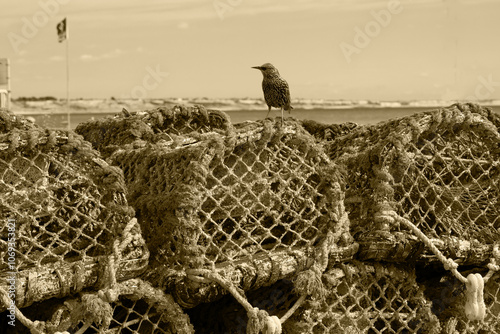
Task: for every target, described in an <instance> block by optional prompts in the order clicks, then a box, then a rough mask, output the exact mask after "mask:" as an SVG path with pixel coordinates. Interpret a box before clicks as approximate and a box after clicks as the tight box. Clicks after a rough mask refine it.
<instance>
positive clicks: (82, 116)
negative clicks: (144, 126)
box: [14, 101, 500, 129]
mask: <svg viewBox="0 0 500 334" xmlns="http://www.w3.org/2000/svg"><path fill="white" fill-rule="evenodd" d="M75 103H76V102H75ZM198 104H202V103H198ZM450 104H451V103H450ZM89 105H90V104H89V102H88V101H86V102H85V108H81V107H80V108H74V107H72V108H71V109H70V125H71V126H70V127H71V128H72V129H74V128H76V126H77V125H78V124H80V123H82V122H87V121H89V120H96V119H100V118H104V117H114V116H115V115H118V114H121V109H122V104H119V105H116V104H113V105H107V106H106V107H105V108H102V103H100V104H99V105H100V106H101V107H99V108H98V109H99V110H98V111H96V110H95V108H94V109H92V108H88V106H89ZM304 105H305V104H304ZM481 105H483V106H487V107H489V108H491V109H492V110H493V111H495V112H496V113H498V114H500V104H497V103H495V105H484V104H481ZM45 106H46V105H44V107H45ZM152 107H157V106H156V105H149V106H148V108H146V107H143V106H142V105H141V106H135V107H134V106H127V109H128V110H129V111H137V110H147V109H151V108H152ZM206 107H207V108H212V109H219V110H223V111H224V112H226V113H227V114H228V115H229V117H230V119H231V122H232V123H233V124H236V123H242V122H245V121H256V120H259V119H263V118H265V117H266V115H267V106H265V105H261V104H251V105H248V107H247V108H246V107H245V105H244V104H237V105H232V106H231V107H230V108H227V105H221V108H217V106H214V105H213V104H211V103H209V104H207V105H206ZM440 107H443V104H440V105H406V106H400V105H396V106H394V105H387V106H376V107H374V106H373V105H370V106H363V105H346V106H335V107H333V108H332V107H331V106H328V107H324V106H317V107H315V106H311V105H307V107H305V108H301V106H300V104H299V106H298V107H295V109H293V110H292V111H291V113H288V112H285V114H284V116H285V118H288V117H293V118H296V119H300V120H313V121H316V122H319V123H324V124H342V123H346V122H354V123H357V124H359V125H366V124H376V123H379V122H383V121H387V120H389V119H395V118H400V117H404V116H408V115H412V114H414V113H418V112H423V111H427V110H433V109H436V108H440ZM51 109H52V108H48V109H47V110H45V111H44V110H40V108H32V107H30V108H27V109H26V108H23V111H22V112H20V114H21V115H23V116H25V117H30V118H31V119H32V120H33V121H35V123H37V124H39V125H41V126H43V127H46V128H49V129H66V128H67V124H68V113H66V112H61V110H59V111H58V112H53V111H51ZM59 109H60V108H59ZM14 113H16V112H15V110H14ZM269 117H281V112H280V110H278V109H274V108H273V109H272V110H271V113H270V114H269Z"/></svg>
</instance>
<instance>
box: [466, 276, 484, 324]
mask: <svg viewBox="0 0 500 334" xmlns="http://www.w3.org/2000/svg"><path fill="white" fill-rule="evenodd" d="M465 286H466V289H467V290H466V297H467V301H466V304H465V315H466V316H467V318H468V319H469V320H480V321H483V320H484V317H485V316H486V305H485V304H484V298H483V290H484V280H483V276H481V274H469V276H467V283H466V284H465Z"/></svg>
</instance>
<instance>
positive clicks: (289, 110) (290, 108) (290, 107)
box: [287, 106, 293, 114]
mask: <svg viewBox="0 0 500 334" xmlns="http://www.w3.org/2000/svg"><path fill="white" fill-rule="evenodd" d="M292 109H293V107H292V106H288V109H287V110H288V113H289V114H291V113H292Z"/></svg>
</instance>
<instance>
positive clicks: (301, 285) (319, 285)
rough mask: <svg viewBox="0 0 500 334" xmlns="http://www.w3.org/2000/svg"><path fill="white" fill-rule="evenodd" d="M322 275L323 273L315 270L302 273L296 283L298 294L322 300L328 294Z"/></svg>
mask: <svg viewBox="0 0 500 334" xmlns="http://www.w3.org/2000/svg"><path fill="white" fill-rule="evenodd" d="M321 275H322V274H321V272H319V271H318V270H314V268H311V269H307V270H304V271H302V272H300V273H299V274H298V275H297V277H296V278H295V282H294V286H295V291H296V292H297V294H299V295H308V296H309V295H310V296H312V297H313V298H315V299H321V298H322V297H323V296H324V295H325V293H326V292H325V288H324V286H323V282H321Z"/></svg>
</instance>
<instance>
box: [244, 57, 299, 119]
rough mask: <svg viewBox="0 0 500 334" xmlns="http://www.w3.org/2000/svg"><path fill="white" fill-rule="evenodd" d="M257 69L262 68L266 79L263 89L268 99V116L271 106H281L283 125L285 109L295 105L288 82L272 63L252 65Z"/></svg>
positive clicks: (265, 98)
mask: <svg viewBox="0 0 500 334" xmlns="http://www.w3.org/2000/svg"><path fill="white" fill-rule="evenodd" d="M252 68H254V69H256V70H260V71H261V72H262V75H263V76H264V79H263V80H262V90H263V91H264V100H265V101H266V104H267V107H268V111H267V115H266V118H267V117H268V116H269V113H270V112H271V107H274V108H281V125H283V110H287V111H288V113H290V110H292V109H293V107H292V106H291V105H290V88H289V87H288V83H287V82H286V81H285V79H283V78H282V77H281V76H280V73H279V72H278V69H277V68H276V67H274V66H273V64H271V63H265V64H264V65H262V66H252Z"/></svg>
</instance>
